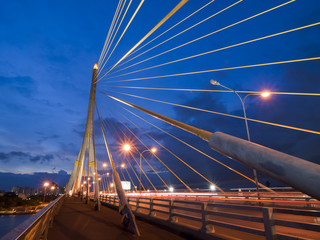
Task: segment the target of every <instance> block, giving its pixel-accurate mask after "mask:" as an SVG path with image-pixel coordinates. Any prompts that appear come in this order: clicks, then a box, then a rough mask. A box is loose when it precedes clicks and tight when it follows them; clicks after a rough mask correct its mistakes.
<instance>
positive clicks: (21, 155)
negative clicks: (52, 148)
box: [0, 151, 54, 163]
mask: <svg viewBox="0 0 320 240" xmlns="http://www.w3.org/2000/svg"><path fill="white" fill-rule="evenodd" d="M17 159H19V160H27V161H30V162H33V163H36V162H38V163H45V162H50V161H51V160H53V159H54V156H53V155H52V154H45V155H32V154H30V153H28V152H20V151H12V152H8V153H4V152H1V153H0V161H2V162H4V163H8V162H10V161H15V160H17Z"/></svg>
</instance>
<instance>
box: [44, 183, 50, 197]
mask: <svg viewBox="0 0 320 240" xmlns="http://www.w3.org/2000/svg"><path fill="white" fill-rule="evenodd" d="M43 186H44V194H43V202H45V201H46V193H47V187H48V186H49V183H48V182H45V183H44V184H43Z"/></svg>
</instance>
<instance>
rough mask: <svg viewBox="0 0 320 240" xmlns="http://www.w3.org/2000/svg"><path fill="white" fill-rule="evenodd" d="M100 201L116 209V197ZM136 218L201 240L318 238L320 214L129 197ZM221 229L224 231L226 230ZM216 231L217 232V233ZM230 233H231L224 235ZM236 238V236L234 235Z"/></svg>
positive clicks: (272, 208)
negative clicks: (244, 237) (240, 235)
mask: <svg viewBox="0 0 320 240" xmlns="http://www.w3.org/2000/svg"><path fill="white" fill-rule="evenodd" d="M101 201H102V202H103V203H105V204H106V205H109V206H110V207H114V208H117V207H118V206H119V201H118V199H117V197H116V196H101ZM128 202H129V204H130V206H131V208H132V210H133V211H134V213H135V215H136V216H138V217H141V218H144V219H146V220H148V221H152V222H154V223H157V224H162V225H163V226H165V227H169V228H173V230H178V231H182V232H185V233H187V234H191V235H194V236H196V238H202V239H210V238H212V239H217V237H218V239H219V238H221V239H228V238H229V239H230V238H232V237H235V236H238V235H239V233H240V234H244V233H245V234H248V236H250V237H251V239H252V236H253V237H254V236H255V237H254V239H263V238H265V239H268V240H269V239H281V240H282V239H288V240H293V239H319V236H320V211H317V210H296V209H289V208H276V207H261V206H246V205H237V204H223V203H212V202H199V201H198V202H195V201H183V200H176V199H158V198H141V197H140V198H139V197H128ZM221 229H224V230H223V231H222V230H221ZM216 230H217V231H216ZM224 232H228V234H227V235H226V234H224ZM232 235H233V236H232Z"/></svg>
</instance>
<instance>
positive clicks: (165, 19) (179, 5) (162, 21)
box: [97, 0, 189, 82]
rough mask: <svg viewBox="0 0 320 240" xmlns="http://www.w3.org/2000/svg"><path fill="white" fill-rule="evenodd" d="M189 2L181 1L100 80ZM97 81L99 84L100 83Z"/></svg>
mask: <svg viewBox="0 0 320 240" xmlns="http://www.w3.org/2000/svg"><path fill="white" fill-rule="evenodd" d="M188 1H189V0H181V1H180V2H179V4H178V5H177V6H175V7H174V8H173V9H172V10H171V11H170V12H169V13H168V14H167V15H166V16H165V17H164V18H163V19H162V20H161V21H160V22H159V23H158V24H157V25H156V26H154V27H153V28H152V29H151V30H150V31H149V32H148V33H147V34H146V35H145V36H144V37H143V38H142V39H141V40H140V41H139V42H138V43H136V45H134V46H133V47H132V48H131V49H130V50H129V51H128V52H127V53H126V54H125V55H124V56H123V57H122V58H121V59H120V60H119V61H118V62H117V63H116V64H114V65H113V66H112V67H111V68H110V69H109V70H108V71H107V72H106V73H105V74H104V75H103V76H102V77H101V78H99V80H98V81H100V79H102V78H103V77H104V76H105V75H107V74H108V73H109V72H110V71H111V70H112V69H113V68H114V67H115V66H117V65H118V64H119V63H120V62H122V61H123V60H124V59H125V58H126V57H127V56H128V55H129V54H130V53H131V52H132V51H134V50H135V49H136V48H137V47H138V46H139V45H140V44H141V43H143V42H144V41H145V40H146V39H147V38H148V37H149V36H150V35H151V34H152V33H153V32H154V31H156V30H157V29H158V28H159V27H160V26H161V25H162V24H163V23H165V22H166V21H167V20H168V19H169V18H170V17H171V16H172V15H173V14H175V13H176V12H177V11H178V10H179V9H180V8H181V7H183V5H184V4H186V3H187V2H188ZM98 81H97V82H98Z"/></svg>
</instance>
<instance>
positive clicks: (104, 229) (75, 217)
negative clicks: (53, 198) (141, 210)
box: [48, 198, 185, 240]
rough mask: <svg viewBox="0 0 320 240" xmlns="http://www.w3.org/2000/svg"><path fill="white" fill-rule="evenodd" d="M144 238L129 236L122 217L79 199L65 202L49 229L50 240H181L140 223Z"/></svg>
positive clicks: (166, 232) (176, 236) (115, 212)
mask: <svg viewBox="0 0 320 240" xmlns="http://www.w3.org/2000/svg"><path fill="white" fill-rule="evenodd" d="M137 224H138V227H139V230H140V233H141V237H137V236H135V235H133V234H132V233H130V232H128V231H127V230H126V229H125V228H124V227H123V226H122V224H121V215H120V214H119V213H118V212H117V211H115V210H112V209H109V208H107V207H104V206H101V211H100V212H98V211H95V210H93V204H92V203H90V204H89V205H87V204H84V203H83V202H81V201H80V200H79V199H76V198H66V199H65V201H64V203H63V205H62V207H61V210H60V212H59V214H58V215H57V216H56V218H55V220H54V223H53V228H50V229H49V232H48V240H66V239H76V240H81V239H83V240H89V239H90V240H91V239H94V240H99V239H119V240H122V239H150V240H167V239H168V240H173V239H177V240H180V239H181V240H182V239H185V238H182V237H180V236H178V235H176V234H174V233H171V232H168V231H166V230H164V229H161V228H158V227H156V226H154V225H152V224H148V223H146V222H144V221H137Z"/></svg>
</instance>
